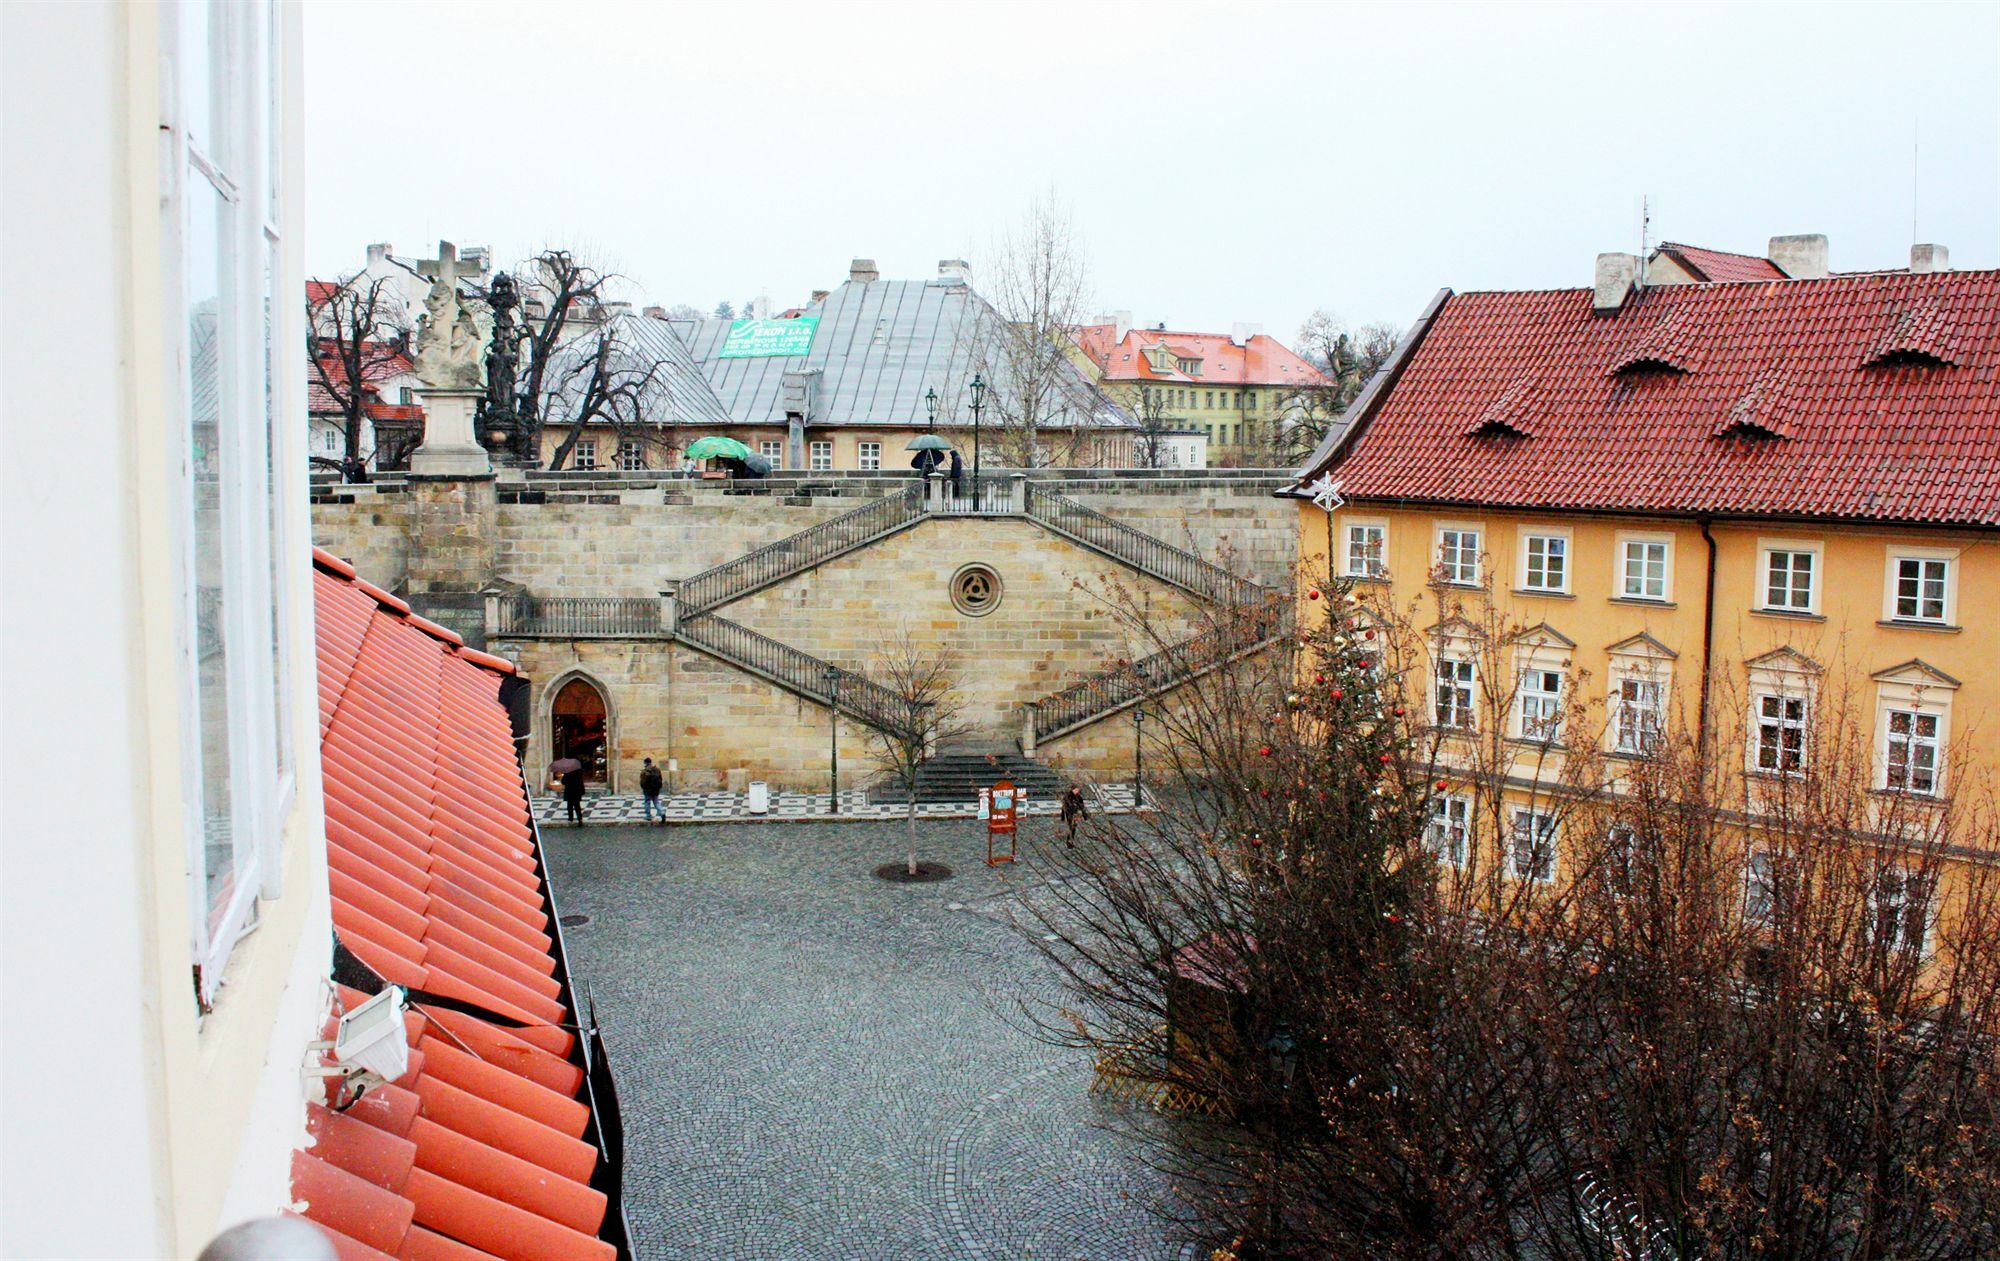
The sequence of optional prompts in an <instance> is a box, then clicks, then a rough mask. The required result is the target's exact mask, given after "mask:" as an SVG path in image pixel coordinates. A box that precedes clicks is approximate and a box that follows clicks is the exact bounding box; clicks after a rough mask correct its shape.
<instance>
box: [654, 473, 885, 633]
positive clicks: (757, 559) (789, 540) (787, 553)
mask: <svg viewBox="0 0 2000 1261" xmlns="http://www.w3.org/2000/svg"><path fill="white" fill-rule="evenodd" d="M923 516H924V492H923V487H922V486H921V485H915V486H912V487H911V488H910V489H908V490H906V491H904V492H902V493H901V494H896V495H889V496H886V497H884V498H881V499H877V500H875V501H874V502H872V503H866V504H863V505H861V506H860V507H859V508H856V509H854V510H853V511H852V512H843V513H841V514H840V515H839V516H837V517H833V518H831V519H829V520H826V521H822V522H820V523H819V524H818V525H815V526H810V527H808V528H806V529H804V530H801V531H799V532H798V533H797V534H793V535H789V536H787V537H785V538H782V539H779V540H778V541H777V542H775V543H767V544H765V545H764V546H763V547H760V548H758V549H757V550H756V551H754V552H746V553H744V554H743V555H741V556H738V557H737V558H736V559H735V560H732V561H726V562H724V563H723V564H720V565H717V566H715V567H714V568H713V569H705V570H703V571H702V572H701V573H698V574H696V575H695V576H694V577H692V578H688V579H685V580H683V581H682V582H681V584H680V601H681V609H682V612H683V616H685V615H686V614H688V613H699V612H702V611H704V610H706V609H712V608H716V607H718V606H720V605H723V604H727V603H728V602H729V601H731V600H735V599H740V598H741V597H743V596H746V595H749V594H750V593H751V592H752V591H756V590H758V589H759V588H762V587H768V586H770V585H771V584H772V583H774V582H778V581H781V580H782V579H785V578H788V577H790V576H791V575H793V574H795V573H799V572H801V571H802V570H807V569H811V568H812V567H813V566H815V565H819V564H824V563H825V562H826V561H829V560H832V559H833V558H834V557H835V556H838V555H840V554H841V553H842V552H847V551H852V550H853V549H854V548H857V547H860V546H861V545H862V544H864V543H871V542H873V541H874V540H876V539H878V538H881V537H882V536H883V535H885V534H889V533H892V532H894V531H896V530H900V529H902V528H903V527H904V526H906V525H909V524H910V523H911V522H913V521H918V520H921V519H922V518H923Z"/></svg>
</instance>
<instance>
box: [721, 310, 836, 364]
mask: <svg viewBox="0 0 2000 1261" xmlns="http://www.w3.org/2000/svg"><path fill="white" fill-rule="evenodd" d="M817 328H819V317H818V316H817V315H801V316H799V317H798V318H797V319H794V320H737V321H736V322H734V323H732V324H731V325H730V326H729V339H728V340H727V341H725V342H723V343H722V353H721V355H720V356H718V357H719V358H723V359H769V358H772V357H773V356H776V355H803V354H805V353H806V352H807V351H808V350H811V349H812V344H813V332H814V330H816V329H817Z"/></svg>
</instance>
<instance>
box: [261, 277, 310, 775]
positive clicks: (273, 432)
mask: <svg viewBox="0 0 2000 1261" xmlns="http://www.w3.org/2000/svg"><path fill="white" fill-rule="evenodd" d="M282 274H283V271H282V269H281V268H280V267H279V266H278V246H277V243H276V242H267V243H266V244H265V246H264V327H263V333H264V355H263V356H262V360H261V362H262V363H263V365H264V490H265V494H266V499H265V508H266V511H267V512H268V514H269V516H268V518H267V520H268V523H269V528H270V553H269V557H268V560H269V563H270V570H271V667H272V668H271V713H272V715H273V717H274V719H275V731H274V736H275V738H274V739H273V740H272V742H271V761H272V765H273V769H274V770H275V772H276V778H277V779H278V780H280V781H282V780H283V779H284V777H285V776H286V775H288V774H290V773H291V769H292V728H291V722H290V715H289V709H290V706H289V704H288V703H287V702H288V699H289V698H288V697H287V696H286V695H285V680H286V677H287V674H288V671H287V670H286V668H285V667H286V665H287V662H286V660H285V571H286V569H287V567H288V562H290V560H291V558H292V549H291V547H290V546H289V545H288V544H287V541H286V535H285V502H286V496H285V490H286V486H285V483H286V482H287V481H289V480H291V479H293V478H295V477H300V476H303V475H305V472H306V470H305V469H304V468H300V469H296V470H295V469H293V468H292V467H291V466H290V464H289V463H288V462H287V461H286V460H285V442H284V439H285V435H284V429H283V426H284V423H285V417H284V407H285V399H284V377H283V375H282V370H281V369H280V368H279V366H278V364H279V360H278V358H277V356H278V355H279V354H281V353H282V352H283V348H282V347H281V346H280V345H279V337H278V329H279V323H278V321H279V312H280V311H282V310H283V309H284V307H283V305H282V304H283V302H284V296H283V295H282V294H280V293H279V292H278V277H279V276H280V275H282Z"/></svg>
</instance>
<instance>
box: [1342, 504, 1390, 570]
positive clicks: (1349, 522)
mask: <svg viewBox="0 0 2000 1261" xmlns="http://www.w3.org/2000/svg"><path fill="white" fill-rule="evenodd" d="M1371 537H1372V539H1373V544H1372V546H1373V549H1374V551H1375V555H1374V556H1373V557H1371V556H1369V555H1368V552H1369V549H1370V546H1371V545H1370V543H1369V542H1368V540H1369V539H1370V538H1371ZM1340 556H1341V572H1342V573H1344V574H1346V575H1347V576H1348V577H1350V578H1387V577H1388V576H1389V523H1388V522H1387V521H1383V520H1380V519H1375V518H1353V517H1349V518H1347V519H1345V520H1343V521H1342V522H1341V524H1340Z"/></svg>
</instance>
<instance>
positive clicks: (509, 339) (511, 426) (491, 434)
mask: <svg viewBox="0 0 2000 1261" xmlns="http://www.w3.org/2000/svg"><path fill="white" fill-rule="evenodd" d="M486 305H487V307H488V308H489V309H490V310H491V311H492V313H493V336H492V338H491V340H489V341H488V342H487V345H486V397H485V398H483V399H481V400H480V402H479V422H478V428H479V441H480V442H481V443H482V444H484V445H485V446H486V447H487V448H488V449H489V450H494V451H501V450H509V449H511V448H513V447H514V446H515V445H517V444H518V442H519V440H520V437H521V433H520V429H521V416H520V412H519V409H518V406H517V403H518V400H516V399H515V397H514V385H515V377H516V375H517V374H518V371H519V367H520V362H521V332H520V329H519V328H517V327H516V326H515V323H514V310H515V308H517V307H519V306H520V305H521V297H520V294H519V293H518V292H516V290H515V287H514V278H513V277H512V276H510V275H508V274H507V273H506V272H504V271H503V272H501V273H500V274H499V275H497V276H495V277H494V278H493V287H492V288H491V289H490V290H488V291H487V295H486Z"/></svg>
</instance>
